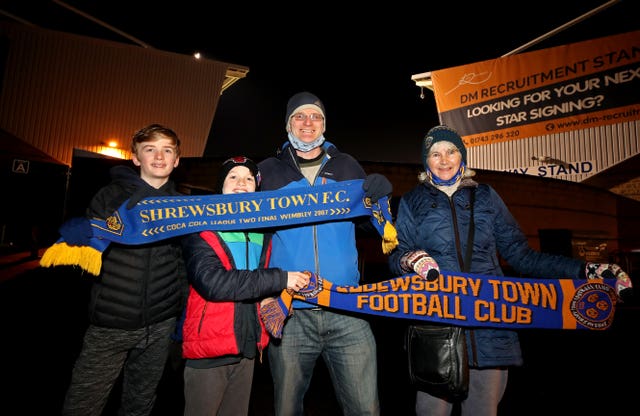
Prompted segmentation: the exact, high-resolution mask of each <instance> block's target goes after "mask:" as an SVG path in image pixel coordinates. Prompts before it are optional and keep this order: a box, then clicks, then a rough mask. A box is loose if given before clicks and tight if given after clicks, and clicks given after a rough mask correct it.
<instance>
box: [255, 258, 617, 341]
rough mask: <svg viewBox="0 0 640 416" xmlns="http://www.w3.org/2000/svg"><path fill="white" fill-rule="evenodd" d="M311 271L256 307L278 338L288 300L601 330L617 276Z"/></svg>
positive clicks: (463, 320) (495, 323)
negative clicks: (353, 276)
mask: <svg viewBox="0 0 640 416" xmlns="http://www.w3.org/2000/svg"><path fill="white" fill-rule="evenodd" d="M309 275H310V278H311V279H310V280H311V281H310V283H309V285H307V287H306V288H304V289H302V290H300V291H299V292H293V291H290V290H285V291H283V293H282V295H281V296H280V297H279V298H278V299H276V300H274V301H272V302H269V303H266V304H264V305H263V306H262V307H261V315H262V319H263V322H264V323H265V326H266V329H267V330H268V331H269V333H271V335H272V336H274V337H276V338H280V337H282V330H283V326H284V322H285V320H286V318H288V316H290V315H291V313H292V310H291V302H292V300H293V299H297V300H301V301H304V302H307V303H310V304H313V305H317V306H322V307H327V308H333V309H339V310H345V311H350V312H356V313H363V314H371V315H378V316H385V317H389V318H402V319H411V320H417V321H429V322H436V323H442V324H450V325H457V326H464V327H494V328H510V329H526V328H547V329H592V330H604V329H607V328H609V327H610V325H611V323H612V322H613V316H614V312H615V305H616V302H617V301H618V297H617V294H616V291H615V279H593V280H577V279H540V278H515V277H504V276H500V277H495V276H485V275H479V274H473V273H462V272H450V271H446V270H441V271H440V276H439V278H438V279H436V280H434V281H432V282H428V281H426V280H424V279H423V278H422V277H421V276H419V275H417V274H407V275H404V276H398V277H395V278H392V279H389V280H384V281H381V282H378V283H371V284H365V285H359V286H336V285H333V284H332V283H331V282H329V281H327V280H325V279H323V278H322V277H320V276H316V275H314V274H312V273H309Z"/></svg>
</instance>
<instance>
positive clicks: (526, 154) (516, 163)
mask: <svg viewBox="0 0 640 416" xmlns="http://www.w3.org/2000/svg"><path fill="white" fill-rule="evenodd" d="M467 152H468V158H469V165H470V166H471V167H474V168H478V169H488V170H497V171H517V172H519V173H524V172H523V169H525V168H529V170H528V171H527V172H526V173H527V174H533V175H536V176H548V177H553V178H556V179H564V180H569V181H574V182H581V181H582V180H584V179H586V178H588V177H589V176H591V175H595V174H596V173H599V172H601V171H603V170H605V169H607V168H609V167H611V166H613V165H615V164H617V163H620V162H622V161H624V160H626V159H628V158H630V157H632V156H635V155H637V154H638V153H640V122H638V121H632V122H626V123H619V124H615V125H608V126H602V127H595V128H589V129H584V130H576V131H572V132H567V133H559V134H549V135H545V136H535V137H530V138H527V139H521V140H513V141H508V142H502V143H495V144H490V145H484V146H475V147H470V148H469V149H468V150H467ZM533 157H536V158H544V157H550V158H552V159H555V160H551V161H548V162H546V163H545V162H544V161H540V160H534V159H533ZM560 162H566V163H568V164H569V165H570V166H571V167H572V168H573V167H578V168H579V169H582V167H586V168H588V169H590V170H589V171H588V172H585V171H584V170H580V171H579V173H575V171H573V170H570V169H568V168H566V169H565V170H562V169H561V168H560V167H559V166H560V165H561V164H560ZM585 162H586V164H585ZM552 165H553V166H552ZM558 172H561V173H562V172H567V173H568V174H558V175H551V173H558ZM569 172H571V173H569Z"/></svg>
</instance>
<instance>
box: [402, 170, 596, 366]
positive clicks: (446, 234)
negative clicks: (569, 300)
mask: <svg viewBox="0 0 640 416" xmlns="http://www.w3.org/2000/svg"><path fill="white" fill-rule="evenodd" d="M474 188H475V189H476V196H475V204H474V223H475V235H474V240H473V254H472V261H471V269H470V270H469V271H470V272H471V273H478V274H483V275H490V276H504V273H503V271H502V268H501V267H500V261H499V258H498V253H499V255H500V256H501V257H502V258H503V259H504V260H505V261H506V262H507V263H508V264H509V265H510V266H511V267H513V269H514V270H515V271H516V272H518V273H520V274H521V275H522V277H526V276H527V275H529V276H535V277H537V278H558V277H563V278H572V279H578V278H584V266H585V264H584V263H583V262H582V261H580V260H577V259H573V258H569V257H564V256H558V255H552V254H547V253H540V252H537V251H535V250H533V249H532V248H531V247H530V246H529V244H528V241H527V237H526V236H525V234H524V233H523V231H522V229H521V228H520V226H519V225H518V223H517V222H516V220H515V218H514V217H513V215H512V214H511V213H510V212H509V210H508V208H507V206H506V205H505V203H504V201H503V200H502V198H500V196H499V195H498V193H497V192H496V191H495V190H494V189H493V188H492V187H491V186H489V185H486V184H481V185H478V183H477V182H475V181H473V180H471V179H469V178H465V179H463V181H462V183H461V184H460V187H459V188H458V190H456V192H455V193H454V194H453V195H452V196H451V198H449V197H448V195H447V194H445V193H444V192H442V191H440V190H439V189H437V188H435V187H434V186H432V185H431V184H428V183H424V184H420V185H418V186H416V187H415V188H414V189H412V190H411V191H409V192H407V193H406V194H405V195H403V196H402V198H401V199H400V203H399V206H398V216H397V220H396V228H397V231H398V240H399V245H398V247H397V248H396V249H395V250H394V251H393V252H392V253H391V255H390V256H389V266H390V268H391V271H392V272H394V273H396V274H398V275H400V274H405V273H407V272H406V271H403V270H402V269H401V266H400V258H401V257H402V255H403V254H404V253H406V252H408V251H413V250H424V251H426V252H427V253H429V254H430V255H431V256H432V257H433V258H434V259H435V260H436V262H437V263H438V265H439V267H440V268H441V269H445V270H450V271H462V269H461V267H460V263H459V262H458V253H457V249H456V235H458V236H459V244H460V250H461V253H459V254H460V257H461V258H463V259H464V257H465V253H466V249H467V236H468V234H469V223H470V212H471V211H470V209H469V208H470V196H471V191H472V190H473V189H474ZM467 340H468V347H469V348H468V350H469V363H470V365H471V366H472V367H477V368H483V367H485V368H486V367H499V366H508V365H522V353H521V350H520V343H519V341H518V335H517V333H516V332H515V331H512V330H506V329H492V328H491V329H490V328H474V329H467Z"/></svg>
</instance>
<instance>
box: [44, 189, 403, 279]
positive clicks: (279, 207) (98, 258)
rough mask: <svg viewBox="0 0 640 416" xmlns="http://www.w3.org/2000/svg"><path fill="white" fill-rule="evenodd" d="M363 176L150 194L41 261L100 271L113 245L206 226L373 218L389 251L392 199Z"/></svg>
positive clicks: (394, 240)
mask: <svg viewBox="0 0 640 416" xmlns="http://www.w3.org/2000/svg"><path fill="white" fill-rule="evenodd" d="M362 183H363V180H362V179H354V180H350V181H342V182H334V183H330V184H326V185H323V186H318V187H313V188H308V187H304V188H302V187H300V188H287V189H280V190H275V191H263V192H251V193H246V194H226V195H198V196H172V197H170V196H167V197H160V198H158V197H150V198H144V199H142V200H140V201H139V202H138V203H137V204H136V205H135V206H134V207H133V208H132V209H127V208H126V206H127V204H128V201H125V202H124V203H123V204H122V205H121V206H120V207H119V208H118V209H117V210H116V211H115V212H114V213H113V214H112V215H110V216H109V217H108V218H107V219H91V220H90V222H91V230H92V233H93V235H92V237H91V238H90V242H89V245H88V246H74V245H70V244H67V243H66V242H65V241H64V239H63V238H61V239H60V240H58V241H57V242H56V243H55V244H54V245H53V246H51V247H49V248H48V249H47V250H46V251H45V252H44V254H43V256H42V259H41V260H40V265H41V266H43V267H50V266H60V265H77V266H80V267H81V268H82V269H84V270H86V271H88V272H89V273H91V274H94V275H98V274H100V268H101V266H102V253H103V252H104V250H105V249H106V248H107V247H108V246H109V244H110V243H112V242H115V243H120V244H128V245H135V244H145V243H150V242H154V241H159V240H163V239H167V238H172V237H176V236H180V235H185V234H189V233H195V232H200V231H205V230H215V231H234V230H246V229H260V228H273V227H276V228H277V227H282V226H291V225H298V224H312V223H319V222H326V221H339V220H347V219H351V218H355V217H360V216H368V217H369V218H370V220H371V222H372V224H373V225H374V226H375V228H376V230H377V231H378V232H379V233H380V235H381V237H382V250H383V252H384V253H385V254H388V253H389V252H391V250H393V248H395V247H396V245H397V244H398V241H397V234H396V230H395V227H394V226H393V223H392V217H391V207H390V205H389V198H388V197H384V198H381V199H380V200H378V201H377V202H376V203H372V202H371V199H370V198H368V197H365V196H364V191H363V189H362Z"/></svg>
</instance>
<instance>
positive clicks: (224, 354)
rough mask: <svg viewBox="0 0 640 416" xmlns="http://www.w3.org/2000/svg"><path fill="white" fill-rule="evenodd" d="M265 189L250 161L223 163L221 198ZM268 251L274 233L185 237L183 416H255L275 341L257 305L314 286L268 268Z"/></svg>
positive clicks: (219, 186)
mask: <svg viewBox="0 0 640 416" xmlns="http://www.w3.org/2000/svg"><path fill="white" fill-rule="evenodd" d="M259 188H260V171H259V170H258V166H257V165H256V164H255V163H254V162H253V161H252V160H251V159H249V158H247V157H244V156H236V157H233V158H230V159H228V160H226V161H225V162H224V163H223V164H222V167H221V171H220V173H219V177H218V184H217V186H216V190H215V191H216V193H218V194H238V193H246V192H256V191H258V190H259ZM270 247H271V234H263V233H261V232H256V231H250V230H246V231H243V230H239V231H232V232H221V231H203V232H201V233H194V234H190V235H189V236H187V237H186V238H184V239H183V252H184V258H185V263H186V266H187V271H188V276H189V283H190V284H191V289H190V291H189V298H188V302H187V307H186V314H185V320H184V325H183V327H182V329H183V331H182V333H183V345H182V353H183V356H184V358H186V363H185V369H184V398H185V409H184V416H192V415H193V416H195V415H219V416H220V415H246V414H248V413H249V400H250V398H251V383H252V381H253V371H254V364H255V358H256V357H261V356H262V352H263V350H264V349H265V348H266V347H267V345H268V343H269V336H268V334H267V332H266V330H265V328H264V327H263V325H262V324H261V323H260V317H259V316H258V304H257V302H258V300H259V299H262V298H264V297H265V296H269V295H277V294H279V293H280V292H282V290H283V289H285V288H288V289H291V290H294V291H298V290H300V289H302V288H303V287H305V286H306V285H307V284H308V283H309V276H308V275H306V274H304V273H300V272H286V271H284V270H281V269H277V268H268V266H269V264H268V258H269V256H268V254H267V253H268V252H269V250H270Z"/></svg>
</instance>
